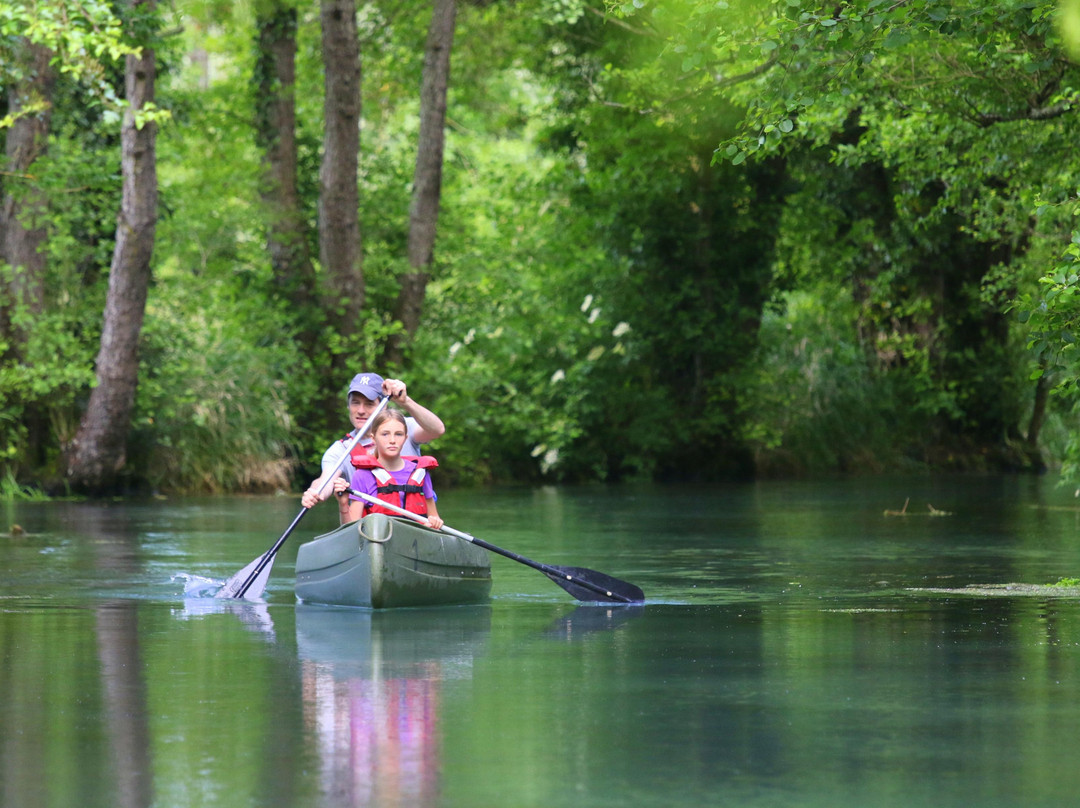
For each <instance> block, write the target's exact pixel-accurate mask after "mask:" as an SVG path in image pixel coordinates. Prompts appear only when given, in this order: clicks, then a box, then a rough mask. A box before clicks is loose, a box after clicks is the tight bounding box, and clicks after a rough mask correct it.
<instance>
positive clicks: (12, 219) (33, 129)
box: [0, 40, 56, 361]
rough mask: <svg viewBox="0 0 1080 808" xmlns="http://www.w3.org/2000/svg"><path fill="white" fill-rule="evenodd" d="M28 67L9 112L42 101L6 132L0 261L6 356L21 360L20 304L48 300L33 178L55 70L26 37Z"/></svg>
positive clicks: (0, 325) (39, 198)
mask: <svg viewBox="0 0 1080 808" xmlns="http://www.w3.org/2000/svg"><path fill="white" fill-rule="evenodd" d="M18 47H19V51H20V55H22V56H24V57H25V58H24V59H23V60H22V62H23V66H24V69H25V75H24V78H23V79H22V80H20V81H18V82H16V83H15V84H14V85H13V86H12V88H11V91H10V93H9V96H8V110H9V112H10V113H11V114H18V113H19V112H20V111H22V110H24V109H27V107H29V106H31V105H34V104H42V103H43V104H44V107H42V108H41V109H40V110H39V111H36V112H35V111H28V112H26V114H24V115H21V116H19V117H18V118H16V120H15V122H14V123H13V124H12V125H11V127H10V128H9V129H8V131H7V139H6V151H7V166H6V172H5V174H6V176H5V188H6V193H5V194H4V197H3V203H2V205H0V260H2V261H4V262H6V263H7V264H8V268H7V270H6V273H9V274H5V276H4V283H3V285H2V286H0V340H4V341H6V342H7V343H8V349H7V351H6V352H5V356H4V357H3V358H5V359H14V360H15V361H18V360H20V359H21V358H22V356H23V348H24V347H25V345H26V340H27V331H26V329H25V328H24V327H21V326H19V325H18V324H17V323H16V319H17V318H16V317H15V315H16V312H17V310H18V309H20V308H22V309H23V310H24V311H25V312H26V313H27V314H30V315H37V314H41V312H42V311H43V310H44V301H45V254H44V252H42V248H43V247H44V246H45V241H46V230H45V213H46V199H45V194H44V193H43V192H42V191H41V190H40V188H39V187H38V185H37V183H36V182H35V181H34V177H33V171H32V169H33V164H34V161H35V160H37V158H38V157H40V156H41V155H43V154H44V153H45V150H46V148H47V145H48V137H49V125H50V119H51V117H52V108H51V101H52V89H53V84H54V83H55V78H56V76H55V73H54V72H53V70H52V68H51V67H50V66H49V59H50V57H51V56H52V52H51V51H49V50H48V49H47V48H44V47H42V46H40V45H34V44H31V43H30V42H29V41H26V40H23V41H22V42H20V43H19V46H18Z"/></svg>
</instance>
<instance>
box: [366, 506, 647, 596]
mask: <svg viewBox="0 0 1080 808" xmlns="http://www.w3.org/2000/svg"><path fill="white" fill-rule="evenodd" d="M349 492H350V493H351V494H353V495H354V496H357V497H360V498H361V499H363V500H366V501H367V502H370V503H372V504H374V505H378V506H379V507H380V508H386V509H387V510H390V511H393V512H394V513H400V514H401V515H402V516H407V517H408V518H410V519H413V520H414V521H417V522H420V523H421V524H425V525H429V523H428V520H427V517H426V516H421V515H420V514H418V513H413V512H412V511H407V510H405V509H404V508H399V507H398V506H396V505H393V504H391V503H389V502H384V501H383V500H381V499H377V498H376V497H373V496H371V495H370V494H365V493H363V492H362V491H353V490H352V489H350V491H349ZM429 526H430V525H429ZM440 530H441V531H442V532H443V533H449V534H450V535H451V536H457V537H458V538H459V539H464V540H465V541H467V542H470V543H472V544H475V545H476V546H477V547H483V548H484V549H485V550H489V551H490V552H492V553H498V554H499V555H501V556H504V557H505V558H509V559H510V560H512V561H517V562H519V563H521V564H524V565H525V566H527V567H532V568H533V569H534V570H539V571H540V572H542V573H544V575H547V576H548V577H549V578H551V579H552V580H555V579H562V580H565V581H567V582H568V583H569V584H571V585H573V586H579V587H583V588H585V589H588V590H589V591H591V592H595V593H596V594H598V595H603V596H604V597H605V598H610V599H614V600H618V601H621V602H623V603H636V602H637V601H636V600H635V599H634V598H630V597H627V596H626V595H623V594H622V593H620V592H613V591H611V590H610V589H606V588H605V587H602V586H599V585H598V584H594V583H593V582H592V581H589V580H586V579H584V578H582V577H581V576H579V575H571V574H569V573H567V572H566V571H565V570H562V569H559V568H558V567H552V566H551V565H549V564H542V563H540V562H539V561H533V560H532V559H531V558H526V557H525V556H523V555H519V554H518V553H515V552H512V551H511V550H504V549H503V548H502V547H497V546H496V545H494V544H491V543H489V542H486V541H484V540H483V539H478V538H476V537H475V536H470V535H469V534H468V533H464V532H462V531H460V530H454V528H452V527H447V526H446V525H443V526H442V527H441V528H440ZM605 577H607V576H605ZM555 582H556V583H560V581H559V580H556V581H555ZM564 588H565V587H564ZM567 591H570V590H567ZM571 594H573V593H572V592H571Z"/></svg>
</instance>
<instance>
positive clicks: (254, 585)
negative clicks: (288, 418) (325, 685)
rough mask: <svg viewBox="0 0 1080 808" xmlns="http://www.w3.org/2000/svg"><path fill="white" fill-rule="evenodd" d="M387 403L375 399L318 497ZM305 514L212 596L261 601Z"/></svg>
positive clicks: (381, 397)
mask: <svg viewBox="0 0 1080 808" xmlns="http://www.w3.org/2000/svg"><path fill="white" fill-rule="evenodd" d="M389 400H390V397H389V396H387V395H386V394H385V393H384V394H383V395H381V396H379V403H378V404H377V405H376V407H375V409H374V411H373V412H372V413H371V415H369V416H368V419H367V420H366V421H364V425H363V426H362V427H360V429H358V430H357V431H356V435H355V437H353V439H352V440H351V441H349V443H348V444H347V445H346V446H345V455H344V456H343V457H342V458H341V462H340V463H338V467H337V468H336V469H335V470H334V472H335V473H334V474H332V475H329V476H328V477H327V478H326V479H325V480H323V484H322V485H320V486H319V490H318V493H320V494H321V493H322V492H323V490H324V489H325V488H326V486H328V485H330V484H332V483H333V480H334V477H336V476H337V472H339V471H341V467H342V466H343V465H345V464H346V463H348V462H349V455H350V454H351V453H352V450H353V447H355V446H356V444H358V443H359V442H360V439H361V438H363V437H364V435H366V434H367V431H368V426H369V425H370V424H371V423H372V422H373V421H374V420H375V416H376V415H378V414H379V413H380V412H382V411H383V409H384V408H385V407H386V403H387V402H388V401H389ZM307 512H308V509H307V508H301V509H300V513H298V514H297V515H296V518H295V519H293V520H292V524H291V525H289V526H288V527H287V528H286V529H285V532H284V533H282V534H281V538H279V539H278V540H277V541H276V542H274V545H273V547H271V548H270V549H269V550H267V551H266V552H265V553H263V554H262V555H261V556H259V557H258V558H256V559H255V560H254V561H252V562H251V563H250V564H248V565H247V566H246V567H244V568H243V569H242V570H240V571H239V572H238V573H236V574H235V575H233V576H232V577H231V578H230V579H229V580H227V581H226V582H225V585H224V586H222V587H221V590H220V591H219V592H218V593H217V594H216V595H214V597H215V598H247V599H249V600H254V599H256V598H258V597H261V596H262V593H263V591H264V590H265V589H266V582H267V580H269V578H270V569H271V568H272V567H273V566H274V557H275V556H276V555H277V551H278V550H280V549H281V545H283V544H284V543H285V540H286V539H287V538H289V534H290V533H292V532H293V530H294V529H295V528H296V526H297V525H298V524H299V523H300V520H301V519H303V518H304V514H306V513H307Z"/></svg>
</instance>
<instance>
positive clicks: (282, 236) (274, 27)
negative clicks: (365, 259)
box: [255, 0, 315, 349]
mask: <svg viewBox="0 0 1080 808" xmlns="http://www.w3.org/2000/svg"><path fill="white" fill-rule="evenodd" d="M256 25H257V26H258V37H257V42H256V45H257V51H258V53H257V57H256V64H255V83H256V100H255V136H256V140H257V142H258V144H259V146H260V148H262V150H263V178H262V184H261V187H260V194H261V197H262V201H263V205H264V207H265V210H266V215H267V224H268V228H267V230H268V233H267V250H268V252H269V254H270V263H271V266H272V267H273V273H274V292H275V294H277V295H278V296H280V298H281V299H283V300H288V301H292V302H294V303H295V304H297V314H298V316H299V318H301V332H302V333H304V332H306V333H307V336H306V337H305V336H302V337H301V342H302V343H304V344H302V345H301V348H302V349H308V348H310V347H312V346H311V344H310V343H311V342H312V341H313V339H314V337H313V334H312V332H313V331H314V323H311V322H303V318H304V317H305V316H308V315H309V314H310V312H311V311H312V304H313V301H314V299H315V293H314V288H315V271H314V268H313V267H312V264H311V254H310V252H309V250H308V242H307V233H308V230H307V227H306V225H305V222H304V215H303V211H302V210H301V207H300V193H299V191H298V189H297V154H296V99H295V94H294V93H295V84H296V9H295V8H293V7H290V6H289V5H287V4H286V3H284V2H282V1H281V0H267V1H266V2H262V3H259V4H258V5H257V16H256Z"/></svg>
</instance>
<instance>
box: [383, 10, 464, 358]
mask: <svg viewBox="0 0 1080 808" xmlns="http://www.w3.org/2000/svg"><path fill="white" fill-rule="evenodd" d="M456 15H457V5H456V0H434V2H433V9H432V14H431V27H430V28H429V29H428V38H427V45H426V46H425V49H424V73H423V78H422V79H421V84H420V138H419V143H418V144H417V152H416V173H415V175H414V177H413V197H412V205H411V207H410V209H409V245H408V251H409V267H410V269H409V271H408V272H406V273H404V274H402V275H401V276H400V277H399V279H398V280H399V281H400V283H401V291H400V292H399V293H398V299H397V310H396V312H395V314H396V316H397V319H398V320H399V321H400V322H401V325H402V326H403V328H404V333H399V334H395V335H393V336H392V337H391V338H390V341H389V343H388V344H387V349H386V361H387V364H388V365H392V366H397V367H400V366H401V365H402V363H403V361H404V358H405V357H404V354H405V346H406V344H407V343H408V342H409V341H411V340H412V338H413V337H415V336H416V332H417V329H419V327H420V317H421V314H422V312H423V308H424V294H425V292H426V290H427V283H428V280H429V279H430V277H431V264H432V261H433V260H434V251H435V235H436V231H437V228H438V223H439V197H440V194H441V191H442V167H443V151H444V145H445V128H446V93H447V89H448V87H449V85H450V51H451V49H452V47H453V44H454V21H455V17H456Z"/></svg>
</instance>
